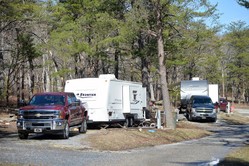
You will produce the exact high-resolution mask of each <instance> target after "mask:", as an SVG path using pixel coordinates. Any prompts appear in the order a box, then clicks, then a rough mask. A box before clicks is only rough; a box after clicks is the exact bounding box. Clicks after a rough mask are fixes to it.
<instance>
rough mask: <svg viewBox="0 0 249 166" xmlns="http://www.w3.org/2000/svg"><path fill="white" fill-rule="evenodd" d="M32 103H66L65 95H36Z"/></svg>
mask: <svg viewBox="0 0 249 166" xmlns="http://www.w3.org/2000/svg"><path fill="white" fill-rule="evenodd" d="M29 104H30V105H64V104H65V97H64V96H61V95H35V96H34V97H33V98H32V99H31V100H30V103H29Z"/></svg>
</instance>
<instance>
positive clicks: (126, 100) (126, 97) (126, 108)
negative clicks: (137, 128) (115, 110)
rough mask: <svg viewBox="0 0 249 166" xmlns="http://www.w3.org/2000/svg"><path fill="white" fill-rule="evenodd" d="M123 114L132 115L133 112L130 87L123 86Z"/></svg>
mask: <svg viewBox="0 0 249 166" xmlns="http://www.w3.org/2000/svg"><path fill="white" fill-rule="evenodd" d="M122 91H123V112H124V113H130V112H131V105H130V86H129V85H123V88H122Z"/></svg>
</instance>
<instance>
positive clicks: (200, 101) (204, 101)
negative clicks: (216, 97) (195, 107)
mask: <svg viewBox="0 0 249 166" xmlns="http://www.w3.org/2000/svg"><path fill="white" fill-rule="evenodd" d="M193 103H194V104H213V103H212V100H211V99H209V98H197V99H194V101H193Z"/></svg>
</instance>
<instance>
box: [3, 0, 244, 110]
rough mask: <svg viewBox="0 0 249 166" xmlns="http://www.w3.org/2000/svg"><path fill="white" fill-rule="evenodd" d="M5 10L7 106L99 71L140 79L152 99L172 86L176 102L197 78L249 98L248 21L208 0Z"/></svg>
mask: <svg viewBox="0 0 249 166" xmlns="http://www.w3.org/2000/svg"><path fill="white" fill-rule="evenodd" d="M241 3H243V1H242V2H241ZM238 5H239V4H238ZM247 5H248V4H247ZM245 7H246V5H245ZM0 11H1V12H0V40H1V41H0V68H1V69H0V100H1V101H2V103H4V105H7V106H8V105H10V104H12V103H10V101H11V99H12V98H14V99H15V101H20V100H27V99H29V98H30V97H31V96H32V95H33V94H34V93H36V92H49V91H63V87H64V83H65V81H66V80H68V79H74V78H86V77H98V76H99V75H100V74H115V76H116V78H118V79H122V80H130V81H137V82H142V83H143V86H144V87H147V93H148V98H149V99H150V100H162V99H165V97H164V96H163V95H164V92H166V91H169V97H170V100H169V99H167V100H169V101H171V103H176V102H177V101H179V98H180V88H179V85H180V84H179V83H180V81H181V80H190V79H192V78H193V77H199V78H200V79H203V80H208V81H209V83H213V84H218V85H219V92H220V96H222V97H229V98H230V99H233V100H234V101H237V102H248V96H249V85H248V84H249V44H248V43H249V27H248V25H246V23H245V22H242V21H238V22H232V23H231V24H229V25H221V24H220V23H219V20H218V19H219V13H218V11H217V9H216V5H214V6H212V5H211V4H210V2H209V1H208V0H60V1H59V0H0ZM207 22H208V23H207ZM224 29H226V31H224ZM164 67H165V68H164ZM164 69H165V70H164ZM164 78H165V80H166V82H163V79H164ZM165 83H166V89H165V90H166V91H165V90H163V87H165V86H164V84H165ZM166 97H167V96H166ZM15 104H16V103H15Z"/></svg>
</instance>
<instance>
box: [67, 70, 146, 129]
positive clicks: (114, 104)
mask: <svg viewBox="0 0 249 166" xmlns="http://www.w3.org/2000/svg"><path fill="white" fill-rule="evenodd" d="M65 92H74V93H75V95H76V96H77V98H78V99H80V100H81V101H82V102H83V103H85V102H86V103H87V105H88V106H87V107H88V115H89V121H88V123H89V124H90V123H92V124H94V125H106V124H113V123H119V124H122V125H123V124H124V125H127V126H132V125H133V124H134V123H136V122H140V121H142V120H144V119H145V111H144V110H145V109H144V108H145V107H146V88H144V87H142V84H141V83H138V82H131V81H123V80H118V79H116V78H115V76H114V75H113V74H103V75H100V76H99V78H80V79H72V80H67V81H66V85H65Z"/></svg>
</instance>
